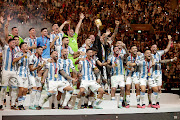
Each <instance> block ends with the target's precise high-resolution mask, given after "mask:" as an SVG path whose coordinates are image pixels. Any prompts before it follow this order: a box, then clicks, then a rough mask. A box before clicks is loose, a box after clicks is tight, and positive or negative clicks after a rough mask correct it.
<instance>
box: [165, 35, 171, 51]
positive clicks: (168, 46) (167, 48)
mask: <svg viewBox="0 0 180 120" xmlns="http://www.w3.org/2000/svg"><path fill="white" fill-rule="evenodd" d="M171 38H172V37H171V36H170V35H168V39H169V42H168V45H167V47H166V49H164V52H165V53H167V52H168V51H169V49H170V47H171V42H172V41H171Z"/></svg>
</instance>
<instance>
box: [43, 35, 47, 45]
mask: <svg viewBox="0 0 180 120" xmlns="http://www.w3.org/2000/svg"><path fill="white" fill-rule="evenodd" d="M42 39H43V44H44V37H43V36H42ZM47 40H48V39H46V43H45V44H44V45H45V46H46V44H47Z"/></svg>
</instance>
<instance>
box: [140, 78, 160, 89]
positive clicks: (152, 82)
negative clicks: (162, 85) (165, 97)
mask: <svg viewBox="0 0 180 120" xmlns="http://www.w3.org/2000/svg"><path fill="white" fill-rule="evenodd" d="M142 85H144V86H147V85H149V87H150V88H152V87H156V86H157V83H156V82H155V80H154V79H149V80H146V79H144V78H141V79H140V86H142Z"/></svg>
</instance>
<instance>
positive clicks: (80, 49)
mask: <svg viewBox="0 0 180 120" xmlns="http://www.w3.org/2000/svg"><path fill="white" fill-rule="evenodd" d="M78 51H81V52H84V53H86V47H80V48H79V49H78ZM79 58H86V55H80V56H79Z"/></svg>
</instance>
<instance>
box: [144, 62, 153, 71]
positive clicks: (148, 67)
mask: <svg viewBox="0 0 180 120" xmlns="http://www.w3.org/2000/svg"><path fill="white" fill-rule="evenodd" d="M145 61H146V59H145ZM147 63H148V62H147V61H146V66H147V70H148V73H150V69H151V67H152V66H151V65H150V63H151V62H150V61H149V66H148V64H147Z"/></svg>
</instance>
